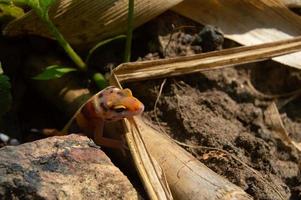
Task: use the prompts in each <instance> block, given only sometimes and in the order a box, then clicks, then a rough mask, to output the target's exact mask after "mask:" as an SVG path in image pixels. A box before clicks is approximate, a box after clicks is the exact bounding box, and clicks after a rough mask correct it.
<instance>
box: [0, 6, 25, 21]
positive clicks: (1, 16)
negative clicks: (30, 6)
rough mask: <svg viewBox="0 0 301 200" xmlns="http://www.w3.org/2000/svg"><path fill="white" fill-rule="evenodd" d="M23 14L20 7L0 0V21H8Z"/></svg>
mask: <svg viewBox="0 0 301 200" xmlns="http://www.w3.org/2000/svg"><path fill="white" fill-rule="evenodd" d="M23 15H24V11H23V9H22V8H19V7H17V6H14V5H12V4H10V3H9V2H8V3H7V2H3V0H0V23H2V24H4V23H8V22H9V21H11V20H13V19H15V18H19V17H21V16H23Z"/></svg>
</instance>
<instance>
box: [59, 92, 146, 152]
mask: <svg viewBox="0 0 301 200" xmlns="http://www.w3.org/2000/svg"><path fill="white" fill-rule="evenodd" d="M143 110H144V105H143V104H142V103H141V102H140V101H139V100H138V99H137V98H135V97H133V95H132V92H131V90H130V89H119V88H117V87H114V86H109V87H107V88H105V89H103V90H101V91H100V92H98V93H97V94H95V95H94V96H93V97H91V98H90V99H89V100H88V101H87V102H86V103H85V104H84V105H83V106H82V107H81V108H80V109H79V110H78V111H77V112H76V113H75V115H74V116H73V117H72V118H71V120H70V121H69V122H68V124H67V125H66V126H65V128H64V129H63V132H62V133H63V134H66V133H67V130H68V128H69V126H70V124H71V123H72V121H73V120H74V119H75V120H76V122H77V125H78V126H79V128H80V129H81V130H82V131H83V132H84V133H85V134H87V135H88V136H90V137H92V138H93V139H94V142H95V143H96V144H98V145H103V146H106V147H111V148H122V147H123V145H124V144H123V142H122V141H119V140H115V139H109V138H105V137H103V128H104V123H105V122H106V121H117V120H120V119H123V118H128V117H133V116H135V115H139V114H141V113H142V112H143ZM60 135H62V134H60Z"/></svg>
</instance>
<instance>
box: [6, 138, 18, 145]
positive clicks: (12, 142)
mask: <svg viewBox="0 0 301 200" xmlns="http://www.w3.org/2000/svg"><path fill="white" fill-rule="evenodd" d="M19 144H20V142H19V141H18V140H17V139H15V138H13V139H11V140H10V141H9V145H12V146H17V145H19Z"/></svg>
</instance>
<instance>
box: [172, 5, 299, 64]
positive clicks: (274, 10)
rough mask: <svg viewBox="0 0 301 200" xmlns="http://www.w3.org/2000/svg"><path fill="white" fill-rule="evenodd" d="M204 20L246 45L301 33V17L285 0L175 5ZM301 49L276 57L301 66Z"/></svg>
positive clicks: (175, 8) (286, 37)
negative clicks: (291, 9) (289, 7)
mask: <svg viewBox="0 0 301 200" xmlns="http://www.w3.org/2000/svg"><path fill="white" fill-rule="evenodd" d="M173 10H174V11H176V12H177V13H179V14H181V15H183V16H186V17H188V18H190V19H192V20H195V21H197V22H199V23H201V24H212V25H215V26H218V27H219V28H221V30H222V31H223V33H224V34H225V37H226V38H229V39H231V40H234V41H236V42H238V43H240V44H242V45H255V44H262V43H267V42H273V41H278V40H285V39H289V38H292V37H295V36H299V35H301V18H300V17H299V16H298V15H296V14H294V13H293V12H291V11H290V10H289V9H288V8H287V7H286V6H285V5H284V4H283V3H282V2H281V0H228V1H216V0H207V1H202V0H186V1H183V2H182V3H181V4H179V5H177V6H175V7H174V8H173ZM300 57H301V53H300V52H298V53H293V54H290V55H285V56H281V57H275V58H273V60H275V61H277V62H280V63H282V64H285V65H288V66H291V67H295V68H299V69H301V63H300Z"/></svg>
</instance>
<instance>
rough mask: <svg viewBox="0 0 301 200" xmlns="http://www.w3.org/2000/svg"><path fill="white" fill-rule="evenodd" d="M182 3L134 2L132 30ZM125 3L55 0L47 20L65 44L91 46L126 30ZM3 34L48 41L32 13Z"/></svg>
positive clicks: (176, 0) (174, 0)
mask: <svg viewBox="0 0 301 200" xmlns="http://www.w3.org/2000/svg"><path fill="white" fill-rule="evenodd" d="M181 1H182V0H159V1H158V0H135V11H134V12H135V14H134V26H135V27H137V26H139V25H141V24H143V23H145V22H147V21H149V20H150V19H152V18H154V17H156V16H157V15H159V14H161V13H163V12H164V11H166V10H167V9H169V8H171V7H172V6H174V5H176V4H178V3H179V2H181ZM127 13H128V1H124V0H107V1H100V0H89V1H86V0H58V1H57V3H56V5H54V6H53V7H52V8H51V9H50V13H49V15H50V17H51V19H52V20H53V22H54V23H55V24H56V26H57V27H58V28H59V30H60V32H61V33H62V34H63V35H64V37H65V38H66V39H67V41H68V42H70V43H71V44H73V45H76V46H85V47H87V46H91V45H93V44H96V43H98V42H100V41H101V40H103V39H105V38H108V37H112V36H115V35H118V34H121V33H125V32H126V30H127ZM4 34H5V35H8V36H16V35H20V34H35V35H40V36H44V37H51V36H50V34H49V32H48V29H47V27H46V26H45V24H43V23H42V22H41V20H40V19H39V18H38V17H37V16H36V14H35V13H34V12H33V11H30V12H29V13H27V14H25V15H24V16H23V17H21V18H19V19H17V20H14V21H12V22H11V23H9V24H8V25H7V26H6V27H5V29H4Z"/></svg>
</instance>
